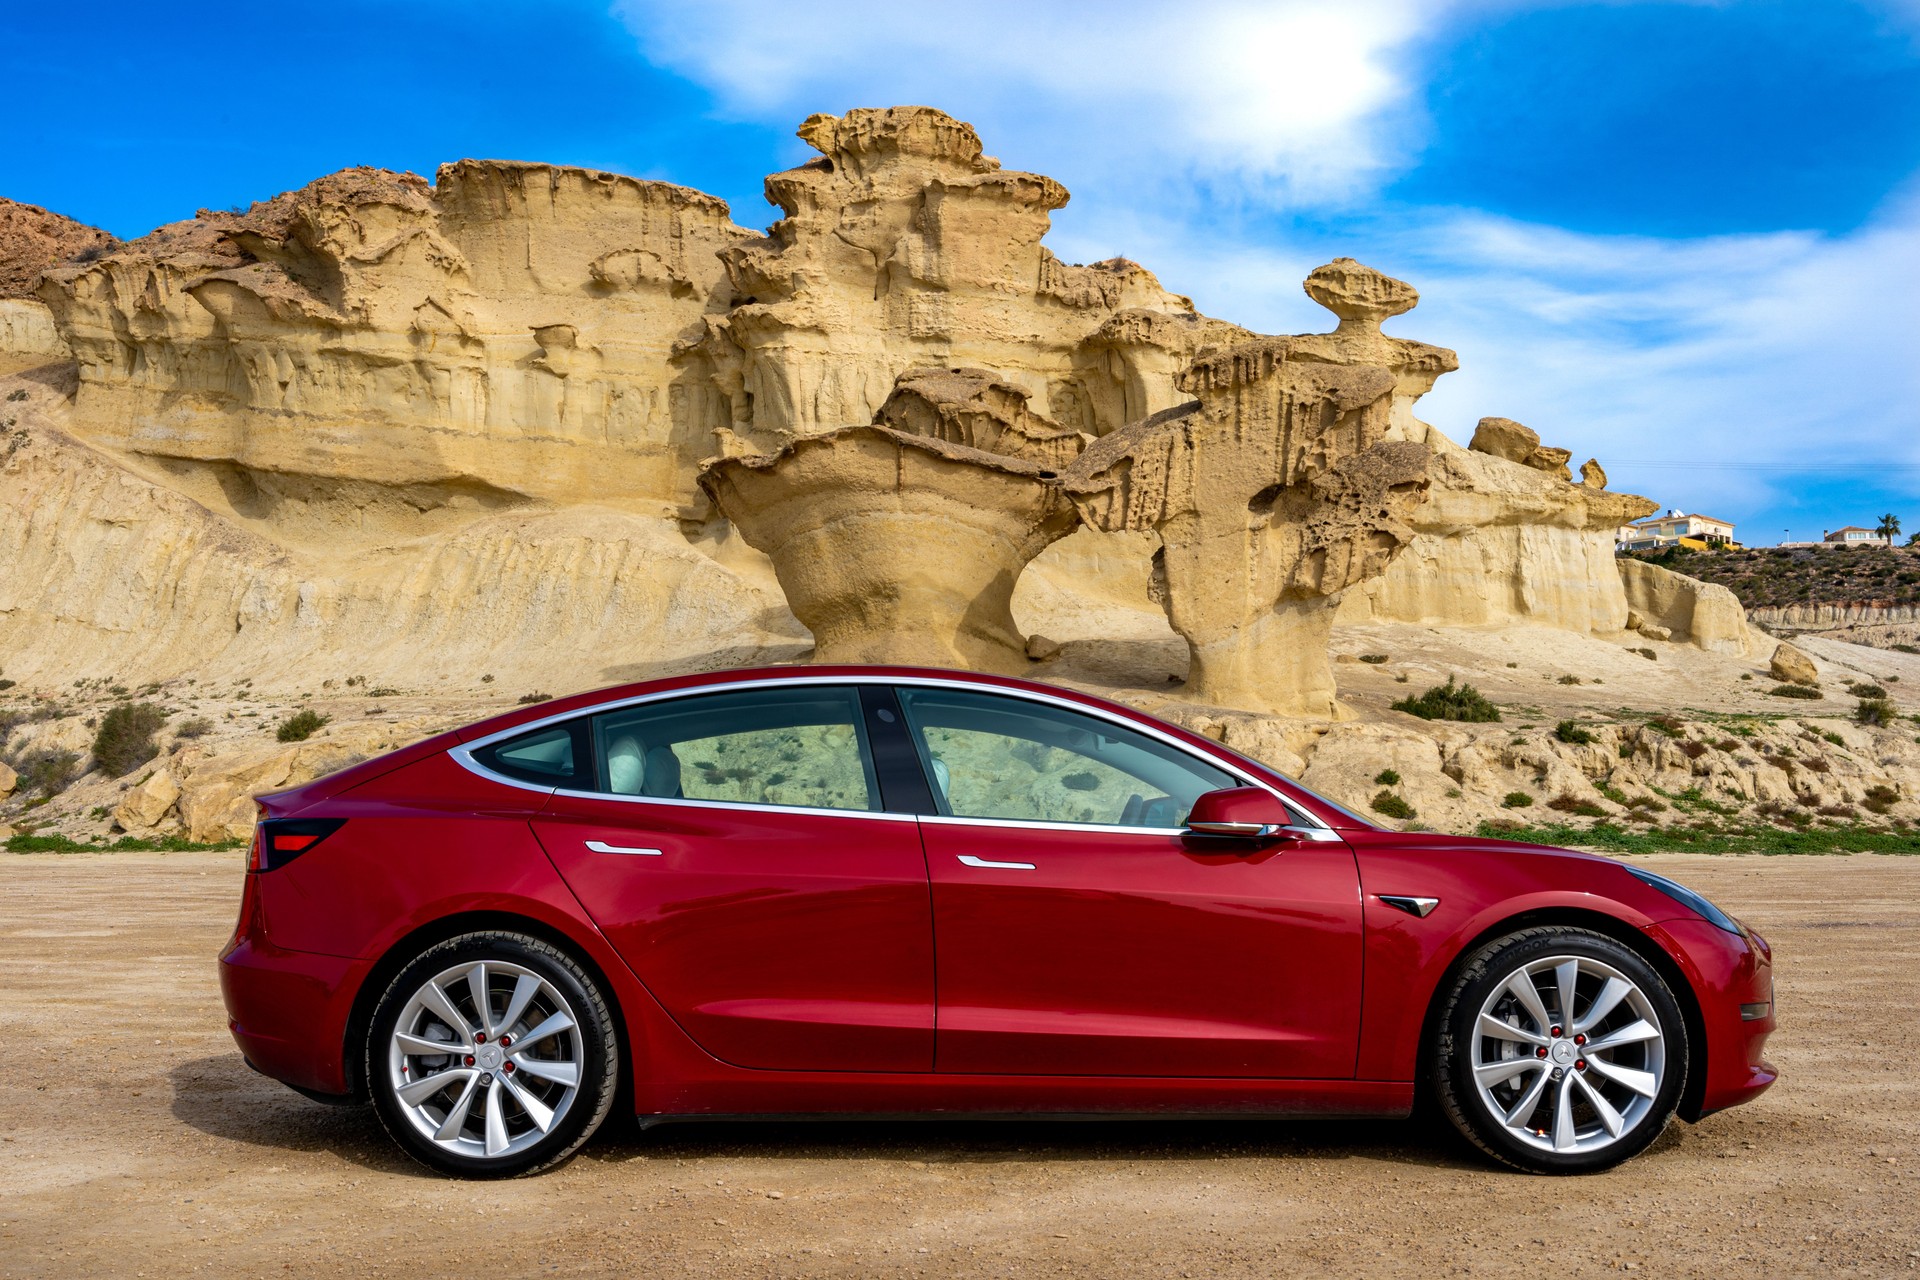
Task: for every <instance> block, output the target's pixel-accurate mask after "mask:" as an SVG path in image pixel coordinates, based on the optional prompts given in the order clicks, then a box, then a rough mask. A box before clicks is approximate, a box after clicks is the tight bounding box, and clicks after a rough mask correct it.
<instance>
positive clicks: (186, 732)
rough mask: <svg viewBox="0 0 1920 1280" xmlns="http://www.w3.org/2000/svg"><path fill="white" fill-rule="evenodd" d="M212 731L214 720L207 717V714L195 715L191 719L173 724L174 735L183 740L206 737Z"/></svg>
mask: <svg viewBox="0 0 1920 1280" xmlns="http://www.w3.org/2000/svg"><path fill="white" fill-rule="evenodd" d="M212 732H213V721H211V720H209V719H207V718H206V717H205V716H195V717H194V718H193V719H191V720H182V721H181V722H180V723H179V724H177V725H175V726H173V736H174V737H175V738H178V739H181V740H185V739H188V738H204V737H206V736H207V735H208V734H209V733H212Z"/></svg>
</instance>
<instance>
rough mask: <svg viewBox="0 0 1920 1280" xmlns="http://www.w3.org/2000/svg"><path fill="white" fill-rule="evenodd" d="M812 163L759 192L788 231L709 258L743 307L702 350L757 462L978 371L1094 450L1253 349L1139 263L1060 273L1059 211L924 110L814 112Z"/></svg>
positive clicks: (1032, 182)
mask: <svg viewBox="0 0 1920 1280" xmlns="http://www.w3.org/2000/svg"><path fill="white" fill-rule="evenodd" d="M800 137H801V138H802V139H804V140H805V141H806V142H807V143H808V145H810V146H812V147H813V148H815V149H816V150H818V151H819V152H820V153H821V158H820V159H818V160H815V161H812V162H810V163H808V164H805V165H802V166H800V167H799V168H797V169H790V170H788V171H786V172H785V173H777V174H774V175H773V176H771V177H770V178H768V179H767V186H766V190H767V198H768V200H770V201H771V202H773V203H774V204H777V205H779V206H780V209H781V212H782V213H783V215H784V216H783V217H782V219H781V220H780V221H779V222H777V223H775V224H774V226H773V227H772V228H771V229H770V230H769V231H768V233H767V235H766V236H764V237H760V238H757V239H753V240H747V241H743V242H741V243H738V244H736V245H733V246H731V247H730V248H729V249H728V250H727V251H726V252H725V253H724V254H723V255H722V257H723V259H724V260H725V262H726V268H727V272H728V276H729V279H730V281H731V285H732V295H733V297H734V298H735V299H737V302H736V303H735V304H734V305H733V306H732V307H731V308H730V309H729V310H728V311H727V312H726V314H725V316H724V317H722V318H717V319H715V320H714V321H713V322H712V323H711V324H710V325H709V327H708V333H707V336H706V338H705V339H704V340H703V341H702V342H701V343H699V344H698V350H700V351H701V352H703V353H705V355H706V357H707V358H708V359H709V360H710V361H711V362H712V364H713V367H714V368H715V369H716V370H718V371H719V373H718V377H719V380H720V382H721V383H722V385H724V386H725V387H726V388H727V389H728V391H729V393H730V398H731V405H732V412H731V422H730V425H731V428H732V429H733V430H735V431H737V432H739V433H741V434H742V435H746V436H748V437H749V438H750V439H752V440H753V441H754V442H755V443H756V444H757V445H759V446H761V447H775V446H778V445H781V444H784V443H785V442H786V440H787V439H788V438H789V437H791V436H793V435H795V434H805V433H808V432H812V431H819V430H832V429H834V428H837V427H841V426H845V425H848V424H853V423H865V422H870V421H872V420H873V418H874V415H875V413H876V412H877V411H878V410H879V409H880V408H881V406H882V404H883V402H884V401H885V400H886V399H887V397H888V396H890V395H891V394H892V393H893V389H894V381H895V379H896V377H897V376H898V375H899V374H900V373H901V372H903V371H905V370H907V369H911V368H918V367H925V366H945V367H953V366H956V365H965V366H979V367H982V368H986V369H991V370H994V371H995V372H996V373H997V374H998V375H999V376H1000V377H1001V378H1003V379H1005V380H1007V381H1009V382H1012V383H1013V384H1015V385H1017V386H1019V387H1021V388H1022V389H1023V390H1025V391H1026V393H1027V395H1028V397H1029V399H1030V401H1031V403H1032V407H1033V409H1034V411H1035V412H1037V413H1039V414H1040V415H1041V416H1043V417H1045V418H1047V419H1049V420H1050V421H1052V422H1056V423H1059V424H1060V425H1061V426H1063V427H1065V428H1067V429H1069V430H1074V431H1085V432H1089V433H1092V434H1101V433H1104V432H1106V431H1111V430H1113V429H1114V428H1115V427H1118V426H1120V425H1121V424H1123V423H1125V422H1129V421H1132V420H1134V419H1136V418H1139V417H1143V416H1145V415H1147V414H1149V413H1152V412H1154V411H1156V410H1159V409H1162V408H1165V407H1167V406H1169V405H1171V404H1174V403H1176V402H1177V400H1178V398H1179V397H1178V395H1177V393H1176V391H1175V388H1174V385H1173V382H1174V375H1175V374H1176V373H1177V372H1178V369H1179V367H1181V366H1182V365H1184V363H1185V362H1186V360H1187V359H1188V358H1189V357H1191V356H1192V355H1193V354H1194V353H1196V352H1197V351H1199V350H1201V349H1202V348H1204V347H1206V346H1209V345H1217V344H1219V343H1221V342H1223V341H1231V340H1234V339H1236V338H1241V337H1245V336H1247V335H1246V333H1245V331H1244V330H1240V329H1237V328H1235V327H1234V326H1232V325H1226V324H1222V323H1220V322H1218V321H1211V320H1207V319H1206V318H1205V317H1202V316H1200V315H1199V314H1198V313H1196V312H1195V311H1194V310H1193V305H1192V303H1191V302H1189V301H1188V300H1187V299H1186V298H1183V297H1180V296H1178V295H1175V294H1171V293H1168V292H1167V291H1166V290H1164V289H1162V288H1161V287H1160V284H1159V282H1158V281H1157V280H1155V279H1154V277H1153V275H1152V273H1151V272H1149V271H1147V270H1146V269H1145V268H1143V267H1141V266H1139V265H1138V264H1137V263H1133V262H1128V261H1126V260H1124V259H1117V258H1116V259H1113V260H1111V261H1107V262H1100V263H1095V264H1094V265H1092V266H1084V267H1083V266H1070V265H1068V264H1066V263H1063V262H1061V261H1060V260H1059V259H1057V258H1055V257H1054V256H1053V254H1052V253H1051V252H1049V251H1048V250H1047V249H1046V248H1044V247H1043V246H1042V245H1041V243H1040V239H1041V237H1042V236H1043V235H1045V234H1046V231H1047V227H1048V224H1049V214H1050V213H1051V212H1052V211H1053V210H1055V209H1058V208H1060V207H1061V206H1062V205H1064V204H1066V202H1067V192H1066V189H1065V188H1063V187H1062V186H1061V185H1060V184H1059V183H1057V182H1055V181H1054V180H1053V179H1051V178H1046V177H1042V176H1040V175H1038V174H1031V173H1017V172H1010V171H1006V170H1003V169H1001V168H1000V163H999V161H997V160H994V159H993V158H992V157H990V156H987V155H984V154H983V153H982V148H981V145H980V139H979V137H978V136H977V135H975V133H974V131H973V129H972V127H971V126H969V125H966V124H962V123H961V122H959V121H957V120H954V119H953V118H952V117H950V116H947V115H945V114H944V113H942V112H939V111H934V110H931V109H929V108H925V107H895V108H891V109H887V110H866V109H861V110H855V111H850V112H848V113H847V114H846V115H845V116H839V117H836V116H828V115H815V116H811V117H809V118H808V119H807V121H806V122H805V123H804V124H802V125H801V126H800Z"/></svg>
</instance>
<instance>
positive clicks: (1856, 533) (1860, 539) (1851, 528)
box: [1821, 524, 1886, 546]
mask: <svg viewBox="0 0 1920 1280" xmlns="http://www.w3.org/2000/svg"><path fill="white" fill-rule="evenodd" d="M1821 541H1822V542H1838V543H1843V544H1845V545H1847V546H1855V545H1858V544H1860V543H1867V544H1869V545H1877V544H1879V543H1881V542H1884V541H1886V539H1884V538H1882V537H1881V536H1880V535H1879V534H1878V533H1876V532H1875V531H1874V530H1872V529H1862V528H1861V527H1860V526H1859V525H1857V524H1850V525H1848V526H1847V527H1846V528H1844V529H1835V530H1834V531H1833V532H1832V533H1828V534H1822V535H1821Z"/></svg>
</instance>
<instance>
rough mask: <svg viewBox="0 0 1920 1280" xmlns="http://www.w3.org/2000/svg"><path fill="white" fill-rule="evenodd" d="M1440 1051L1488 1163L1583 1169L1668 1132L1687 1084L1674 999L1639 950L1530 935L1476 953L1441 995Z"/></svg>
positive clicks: (1456, 1108) (1555, 931)
mask: <svg viewBox="0 0 1920 1280" xmlns="http://www.w3.org/2000/svg"><path fill="white" fill-rule="evenodd" d="M1438 1034H1439V1040H1438V1043H1437V1044H1436V1045H1435V1052H1434V1083H1435V1086H1436V1088H1435V1092H1436V1094H1437V1095H1438V1098H1439V1102H1440V1106H1441V1110H1442V1111H1444V1112H1445V1113H1446V1115H1447V1117H1448V1118H1449V1119H1450V1120H1451V1121H1452V1122H1453V1124H1454V1126H1455V1127H1456V1128H1458V1129H1459V1130H1460V1132H1461V1133H1463V1134H1465V1135H1466V1137H1467V1138H1468V1139H1470V1140H1471V1141H1472V1142H1473V1143H1474V1144H1475V1145H1477V1146H1478V1147H1479V1148H1480V1149H1481V1150H1483V1151H1485V1152H1486V1153H1487V1154H1489V1155H1491V1156H1493V1157H1494V1158H1496V1159H1498V1160H1501V1161H1504V1162H1505V1163H1507V1164H1510V1165H1513V1166H1514V1167H1516V1168H1519V1169H1525V1170H1527V1171H1529V1172H1533V1173H1589V1172H1592V1171H1594V1170H1598V1169H1605V1168H1608V1167H1610V1166H1612V1165H1616V1164H1618V1163H1620V1162H1621V1161H1622V1160H1625V1159H1627V1158H1628V1157H1629V1156H1632V1155H1634V1154H1636V1153H1637V1152H1639V1151H1641V1150H1643V1149H1644V1148H1645V1147H1646V1146H1647V1144H1648V1143H1650V1142H1652V1141H1653V1140H1654V1139H1655V1138H1657V1137H1659V1136H1660V1131H1661V1130H1662V1129H1664V1128H1665V1127H1666V1124H1667V1121H1668V1120H1669V1119H1671V1118H1672V1116H1673V1112H1674V1108H1675V1107H1676V1106H1677V1105H1678V1103H1679V1099H1680V1093H1681V1090H1682V1089H1683V1088H1685V1086H1686V1080H1687V1069H1688V1044H1687V1029H1686V1021H1685V1019H1684V1017H1683V1016H1682V1014H1681V1010H1680V1005H1679V1002H1678V1001H1677V1000H1676V999H1675V998H1674V994H1673V991H1672V990H1671V988H1669V987H1668V985H1667V983H1666V980H1665V979H1664V978H1662V977H1661V976H1660V974H1659V972H1658V971H1656V970H1655V969H1654V968H1653V966H1651V965H1650V964H1648V963H1647V962H1646V960H1645V959H1643V958H1642V957H1641V956H1640V955H1639V954H1638V953H1636V952H1635V951H1633V950H1632V949H1631V948H1629V947H1627V946H1625V945H1623V944H1622V943H1620V942H1617V941H1615V940H1614V939H1612V938H1609V937H1607V936H1606V935H1604V934H1600V933H1595V932H1592V931H1590V930H1586V929H1575V928H1555V927H1548V928H1534V929H1525V930H1521V931H1519V932H1517V933H1513V934H1510V935H1508V936H1506V937H1503V938H1498V939H1496V940H1494V941H1492V942H1490V943H1488V944H1487V945H1485V946H1483V947H1481V948H1480V949H1479V950H1478V951H1476V952H1475V953H1474V955H1473V956H1472V957H1471V958H1470V959H1469V960H1468V961H1467V963H1466V964H1465V965H1464V966H1463V967H1462V969H1461V971H1460V973H1459V974H1458V976H1457V977H1456V978H1455V980H1454V982H1453V985H1452V987H1451V988H1450V989H1449V990H1448V992H1447V994H1446V996H1445V1003H1444V1004H1443V1006H1442V1011H1441V1016H1440V1019H1439V1033H1438Z"/></svg>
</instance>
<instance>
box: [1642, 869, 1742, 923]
mask: <svg viewBox="0 0 1920 1280" xmlns="http://www.w3.org/2000/svg"><path fill="white" fill-rule="evenodd" d="M1627 874H1628V875H1630V876H1632V877H1633V878H1634V879H1635V880H1638V881H1639V882H1640V883H1641V884H1644V885H1646V886H1648V887H1649V888H1653V889H1658V890H1659V891H1660V892H1662V893H1664V894H1666V895H1667V896H1668V897H1669V898H1672V899H1673V900H1674V901H1675V902H1678V903H1679V904H1680V905H1682V906H1684V907H1686V908H1687V909H1689V910H1691V911H1695V912H1697V913H1699V915H1700V918H1701V919H1703V920H1705V921H1707V922H1708V923H1709V924H1714V925H1717V926H1719V927H1720V928H1722V929H1725V930H1726V931H1727V932H1728V933H1737V934H1740V935H1742V936H1743V937H1744V936H1745V934H1746V930H1744V929H1742V928H1741V927H1740V923H1739V921H1737V920H1735V919H1734V918H1733V917H1732V916H1730V915H1728V914H1727V913H1726V912H1724V911H1722V910H1721V909H1720V908H1718V907H1716V906H1714V905H1713V904H1712V903H1711V902H1708V901H1707V900H1706V899H1705V898H1703V897H1701V896H1700V895H1699V894H1697V893H1695V892H1694V891H1693V890H1691V889H1689V888H1687V886H1685V885H1683V884H1676V883H1675V882H1674V881H1672V880H1669V879H1667V878H1666V877H1665V876H1657V875H1655V874H1653V872H1651V871H1642V870H1641V869H1640V868H1639V867H1628V868H1627Z"/></svg>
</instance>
